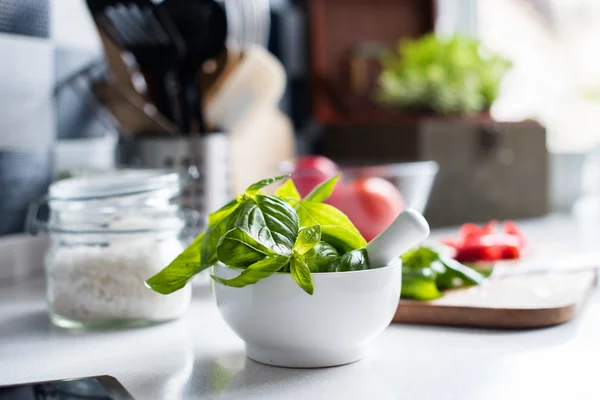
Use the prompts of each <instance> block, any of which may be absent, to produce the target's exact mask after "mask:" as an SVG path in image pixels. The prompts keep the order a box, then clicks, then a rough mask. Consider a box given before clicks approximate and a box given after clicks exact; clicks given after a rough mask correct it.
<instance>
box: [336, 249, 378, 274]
mask: <svg viewBox="0 0 600 400" xmlns="http://www.w3.org/2000/svg"><path fill="white" fill-rule="evenodd" d="M332 268H335V272H346V271H362V270H365V269H369V258H368V256H367V251H366V250H365V249H356V250H352V251H350V252H348V253H346V254H344V255H343V256H342V257H341V258H339V259H338V260H336V261H334V262H333V266H332Z"/></svg>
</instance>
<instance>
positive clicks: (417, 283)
mask: <svg viewBox="0 0 600 400" xmlns="http://www.w3.org/2000/svg"><path fill="white" fill-rule="evenodd" d="M435 278H436V274H435V273H434V272H433V271H432V270H431V268H414V269H402V290H401V294H400V297H402V298H403V299H413V300H424V301H427V300H435V299H437V298H440V297H442V293H441V292H440V291H439V290H438V288H437V286H436V284H435Z"/></svg>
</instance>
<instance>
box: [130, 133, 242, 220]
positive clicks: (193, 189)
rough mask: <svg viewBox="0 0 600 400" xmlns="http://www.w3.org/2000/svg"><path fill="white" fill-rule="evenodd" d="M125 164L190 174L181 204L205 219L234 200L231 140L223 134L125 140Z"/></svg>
mask: <svg viewBox="0 0 600 400" xmlns="http://www.w3.org/2000/svg"><path fill="white" fill-rule="evenodd" d="M120 147H121V160H122V162H123V163H126V164H128V165H133V166H139V167H144V168H163V169H170V170H174V171H178V172H181V173H189V175H190V177H191V178H192V182H191V184H190V185H188V186H187V187H186V189H184V192H183V194H182V196H181V198H180V204H181V206H183V207H186V208H192V209H195V210H197V211H199V212H200V213H201V214H202V216H203V217H206V216H207V215H208V213H210V212H212V211H214V210H216V209H218V208H220V207H221V206H222V205H224V204H225V203H226V202H228V201H229V200H230V199H231V179H230V172H229V164H230V163H229V139H228V136H227V135H226V134H224V133H208V134H205V135H202V136H197V135H192V136H178V137H133V138H129V139H123V141H122V145H121V146H120Z"/></svg>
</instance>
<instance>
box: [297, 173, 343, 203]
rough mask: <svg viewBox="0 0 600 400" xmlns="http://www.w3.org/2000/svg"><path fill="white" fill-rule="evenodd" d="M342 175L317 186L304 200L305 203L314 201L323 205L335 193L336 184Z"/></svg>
mask: <svg viewBox="0 0 600 400" xmlns="http://www.w3.org/2000/svg"><path fill="white" fill-rule="evenodd" d="M339 178H340V175H339V174H338V175H336V176H334V177H332V178H330V179H327V180H326V181H324V182H321V183H320V184H318V185H317V186H315V187H314V189H313V190H311V192H310V193H309V194H308V195H306V197H305V198H304V200H305V201H312V202H316V203H322V202H324V201H325V200H327V199H328V198H329V196H331V194H332V193H333V189H335V184H336V183H337V181H338V179H339Z"/></svg>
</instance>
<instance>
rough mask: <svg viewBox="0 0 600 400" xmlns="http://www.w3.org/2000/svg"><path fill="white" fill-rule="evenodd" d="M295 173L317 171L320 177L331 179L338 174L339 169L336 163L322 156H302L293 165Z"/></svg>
mask: <svg viewBox="0 0 600 400" xmlns="http://www.w3.org/2000/svg"><path fill="white" fill-rule="evenodd" d="M294 167H295V169H296V171H303V170H309V171H317V172H320V173H321V174H322V175H324V176H326V177H328V178H331V177H332V176H336V175H337V174H339V173H340V169H339V167H338V166H337V164H336V163H334V162H333V161H331V160H330V159H329V158H327V157H323V156H304V157H299V158H298V159H297V160H296V163H295V166H294Z"/></svg>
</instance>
